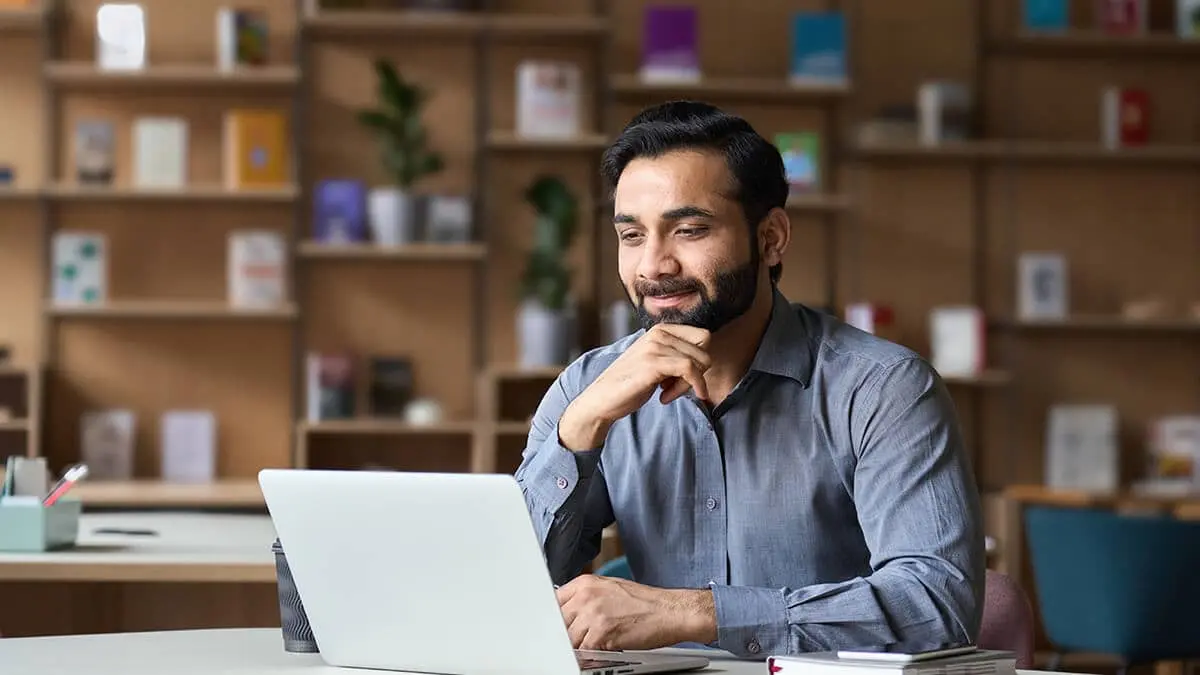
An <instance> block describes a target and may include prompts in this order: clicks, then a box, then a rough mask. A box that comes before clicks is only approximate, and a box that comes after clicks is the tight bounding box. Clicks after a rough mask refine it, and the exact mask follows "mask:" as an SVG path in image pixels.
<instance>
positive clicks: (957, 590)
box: [517, 102, 984, 656]
mask: <svg viewBox="0 0 1200 675" xmlns="http://www.w3.org/2000/svg"><path fill="white" fill-rule="evenodd" d="M602 171H603V174H604V177H605V179H606V180H607V181H608V183H609V184H610V185H611V186H612V187H613V199H614V227H615V228H616V233H617V238H618V242H619V243H618V248H619V254H618V259H619V269H620V277H621V281H622V283H623V285H624V287H625V290H626V291H627V292H628V294H629V297H630V300H631V301H632V302H633V304H634V305H635V307H636V310H637V312H638V315H639V316H640V318H641V321H642V324H643V326H644V329H643V330H639V331H638V332H636V333H634V334H633V335H631V336H629V337H627V338H624V339H622V340H619V341H617V342H615V343H614V344H611V345H609V346H606V347H603V348H599V349H596V350H593V351H591V352H589V353H587V354H584V355H583V356H582V357H580V358H579V359H578V360H576V361H575V362H574V363H572V364H571V365H570V366H569V367H568V368H566V370H565V371H564V372H563V373H562V374H561V375H560V376H559V377H558V378H557V380H556V381H555V383H554V384H553V386H552V387H551V388H550V390H549V391H548V392H547V393H546V395H545V397H544V399H543V400H542V402H541V404H540V405H539V407H538V410H537V413H536V415H535V417H534V421H533V428H532V431H531V433H530V436H529V441H528V446H527V448H526V450H525V454H524V459H523V461H522V464H521V466H520V468H519V470H518V471H517V478H518V480H519V482H520V484H521V485H522V488H523V490H524V493H525V498H526V501H527V503H528V506H529V509H530V512H531V514H532V516H533V520H534V522H535V526H536V529H537V532H538V535H539V537H540V538H541V541H542V543H543V546H544V550H545V554H546V560H547V563H548V565H549V568H550V570H551V575H552V577H553V578H554V580H555V583H556V584H562V586H561V588H560V589H559V590H558V598H559V604H560V606H561V609H562V613H563V617H564V620H565V621H566V623H567V626H568V632H569V634H570V636H571V639H572V641H573V643H574V644H575V646H576V647H579V648H585V649H649V648H656V647H661V646H666V645H673V644H680V643H700V644H704V645H711V646H715V647H719V648H722V649H725V650H728V651H730V652H733V653H735V654H739V655H744V656H755V655H759V656H766V655H768V654H783V653H796V652H803V651H816V650H829V649H837V648H852V647H859V648H870V647H876V646H881V645H888V644H892V645H895V644H902V645H913V646H914V648H915V647H917V646H922V645H930V644H937V643H954V642H971V641H973V640H974V638H975V637H976V634H977V631H978V626H979V622H980V616H981V613H982V606H981V605H982V592H983V580H984V552H983V534H982V525H981V513H980V511H981V510H980V505H979V495H978V493H977V492H976V489H975V487H974V482H973V478H972V474H971V469H970V466H969V462H968V459H967V457H966V456H965V452H964V449H963V441H962V438H961V434H960V430H959V428H958V423H957V420H956V418H955V413H954V410H953V406H952V402H951V400H950V398H949V396H948V394H947V392H946V390H945V388H944V386H943V384H942V382H941V380H940V379H939V378H938V376H937V374H936V373H935V372H934V371H933V370H932V369H931V367H930V366H929V365H928V364H927V363H926V362H925V361H924V360H922V359H921V358H920V357H919V356H918V355H917V354H915V353H914V352H912V351H910V350H908V349H906V348H904V347H901V346H899V345H896V344H893V343H890V342H887V341H885V340H883V339H881V338H878V337H876V336H873V335H870V334H867V333H865V332H863V331H859V330H857V329H855V328H853V327H851V326H848V325H847V324H844V323H842V322H840V321H838V320H837V319H836V318H834V317H831V316H828V315H826V314H823V313H820V312H817V311H814V310H811V309H808V308H805V307H803V306H792V305H791V304H790V303H789V301H788V300H787V299H786V298H784V296H783V295H782V294H781V293H780V292H779V291H778V289H777V288H776V282H777V281H778V279H779V275H780V274H781V269H782V267H781V260H782V259H783V256H784V253H785V251H786V250H787V248H788V245H789V243H790V224H789V222H788V217H787V214H786V212H785V210H784V207H785V202H786V201H787V193H788V186H787V183H786V180H785V177H784V172H783V163H782V160H781V158H780V155H779V153H778V151H777V150H776V149H775V148H774V147H773V146H772V145H771V144H770V143H768V142H767V141H765V140H764V139H763V138H761V137H760V136H759V135H758V134H756V133H755V131H754V130H753V129H752V128H751V127H750V125H748V124H747V123H746V122H745V121H744V120H742V119H740V118H738V117H735V116H732V115H728V114H725V113H723V112H721V111H720V110H718V109H716V108H714V107H712V106H708V105H705V104H701V103H692V102H675V103H668V104H664V105H661V106H657V107H654V108H651V109H648V110H646V111H644V112H642V113H641V114H639V115H638V116H637V117H635V118H634V119H633V120H632V121H631V122H630V124H629V125H628V126H627V127H626V128H625V129H624V131H623V132H622V134H621V136H620V137H619V138H618V139H617V140H616V141H615V142H614V143H613V145H612V147H610V148H609V149H608V150H607V152H606V153H605V156H604V159H603V165H602ZM614 522H615V523H616V524H617V527H618V529H619V531H620V534H621V541H622V544H623V546H624V549H625V551H626V554H627V556H628V560H629V564H630V567H631V569H632V573H633V577H634V579H636V583H635V582H632V581H627V580H623V579H608V578H600V577H596V576H592V575H583V576H579V574H580V572H581V571H582V569H583V568H584V566H585V565H586V564H587V563H588V561H590V560H591V559H592V558H593V557H594V556H595V555H596V553H597V552H598V551H599V545H600V536H601V530H602V529H603V528H604V527H606V526H608V525H609V524H612V523H614Z"/></svg>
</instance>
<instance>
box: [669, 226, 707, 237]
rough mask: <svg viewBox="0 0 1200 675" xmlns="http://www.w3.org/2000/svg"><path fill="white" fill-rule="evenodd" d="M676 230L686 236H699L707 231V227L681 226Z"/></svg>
mask: <svg viewBox="0 0 1200 675" xmlns="http://www.w3.org/2000/svg"><path fill="white" fill-rule="evenodd" d="M675 231H676V232H678V233H679V234H681V235H683V236H685V237H698V236H700V235H702V234H704V232H705V231H706V228H703V227H681V228H679V229H678V230H675Z"/></svg>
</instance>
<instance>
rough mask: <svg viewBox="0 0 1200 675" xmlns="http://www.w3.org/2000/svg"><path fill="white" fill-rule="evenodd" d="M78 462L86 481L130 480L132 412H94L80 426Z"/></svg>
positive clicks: (85, 415)
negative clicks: (84, 471)
mask: <svg viewBox="0 0 1200 675" xmlns="http://www.w3.org/2000/svg"><path fill="white" fill-rule="evenodd" d="M79 436H80V438H79V444H80V445H79V447H80V459H82V460H83V462H84V463H85V464H87V465H88V480H129V479H131V478H133V464H134V457H135V450H136V448H137V416H136V415H135V414H134V412H133V411H132V410H123V409H116V410H94V411H90V412H86V413H83V415H82V416H81V418H80V424H79Z"/></svg>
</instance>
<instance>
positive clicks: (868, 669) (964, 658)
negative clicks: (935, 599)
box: [765, 649, 1017, 675]
mask: <svg viewBox="0 0 1200 675" xmlns="http://www.w3.org/2000/svg"><path fill="white" fill-rule="evenodd" d="M910 654H911V655H913V660H905V657H906V655H905V654H903V653H902V652H899V651H894V652H890V653H883V652H881V653H878V654H871V655H870V658H866V656H867V655H865V654H864V655H863V657H862V658H854V657H850V656H849V655H847V656H845V657H843V656H840V655H839V653H838V652H810V653H806V654H787V655H775V656H769V657H768V658H767V668H766V669H765V670H766V672H769V673H773V674H775V675H886V674H888V673H891V674H892V675H1014V673H1016V667H1017V659H1016V654H1014V653H1013V652H1010V651H997V650H986V649H976V650H973V651H971V652H970V653H967V654H959V655H953V656H941V657H938V658H931V659H928V660H919V659H920V658H921V657H920V651H918V650H916V649H914V651H913V652H910ZM892 657H895V658H892Z"/></svg>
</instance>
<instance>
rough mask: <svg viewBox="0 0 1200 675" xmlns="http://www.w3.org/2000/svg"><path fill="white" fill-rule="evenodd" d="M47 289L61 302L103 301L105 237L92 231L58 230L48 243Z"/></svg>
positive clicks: (106, 268)
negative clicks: (51, 262) (49, 271)
mask: <svg viewBox="0 0 1200 675" xmlns="http://www.w3.org/2000/svg"><path fill="white" fill-rule="evenodd" d="M51 255H52V257H53V260H54V273H53V274H54V277H53V280H52V281H51V292H52V294H53V296H54V302H55V303H56V304H62V305H95V304H100V303H103V302H104V301H105V299H106V297H107V291H108V263H107V240H106V239H105V237H104V235H102V234H99V233H95V232H81V231H75V230H60V231H58V232H55V233H54V240H53V245H52V254H51Z"/></svg>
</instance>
